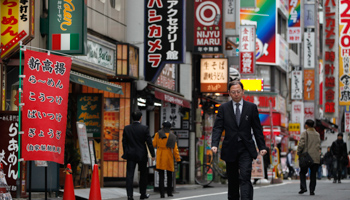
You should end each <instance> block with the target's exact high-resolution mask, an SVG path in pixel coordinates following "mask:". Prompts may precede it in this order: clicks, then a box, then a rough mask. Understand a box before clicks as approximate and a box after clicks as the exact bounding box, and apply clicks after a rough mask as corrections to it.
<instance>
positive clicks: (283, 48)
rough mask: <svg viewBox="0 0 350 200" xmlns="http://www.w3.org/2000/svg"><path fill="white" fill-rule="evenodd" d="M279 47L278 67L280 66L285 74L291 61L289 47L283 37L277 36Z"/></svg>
mask: <svg viewBox="0 0 350 200" xmlns="http://www.w3.org/2000/svg"><path fill="white" fill-rule="evenodd" d="M277 41H278V45H277V47H276V49H277V55H278V57H277V58H278V59H277V65H279V66H280V67H281V68H282V69H283V70H284V71H285V72H286V71H287V70H288V62H289V61H288V60H289V45H288V43H287V42H286V41H285V40H284V39H283V37H282V36H280V35H278V34H277Z"/></svg>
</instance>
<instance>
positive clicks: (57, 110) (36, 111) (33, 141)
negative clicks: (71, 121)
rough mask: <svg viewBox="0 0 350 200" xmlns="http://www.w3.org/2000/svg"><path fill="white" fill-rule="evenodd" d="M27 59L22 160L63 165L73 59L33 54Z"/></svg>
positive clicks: (28, 52) (25, 64)
mask: <svg viewBox="0 0 350 200" xmlns="http://www.w3.org/2000/svg"><path fill="white" fill-rule="evenodd" d="M24 57H25V61H24V62H25V63H24V73H23V74H24V75H25V78H24V79H23V103H24V106H23V110H22V114H23V118H22V122H23V129H22V130H23V132H24V134H23V135H22V138H23V143H22V156H23V159H24V160H43V161H53V162H57V163H60V164H63V163H64V144H65V136H66V123H67V107H68V92H69V74H70V69H71V64H72V59H71V58H69V57H63V56H56V55H52V54H51V55H48V54H47V53H41V52H35V51H30V50H26V51H25V52H24Z"/></svg>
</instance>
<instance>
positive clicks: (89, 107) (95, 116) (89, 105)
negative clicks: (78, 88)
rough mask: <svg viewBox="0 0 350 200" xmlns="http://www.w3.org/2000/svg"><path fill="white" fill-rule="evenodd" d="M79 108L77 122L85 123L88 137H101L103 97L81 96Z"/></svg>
mask: <svg viewBox="0 0 350 200" xmlns="http://www.w3.org/2000/svg"><path fill="white" fill-rule="evenodd" d="M77 106H78V108H77V121H78V122H84V123H85V125H86V132H87V135H88V137H101V119H102V117H101V116H102V114H101V112H102V108H101V107H102V95H101V94H80V95H78V103H77Z"/></svg>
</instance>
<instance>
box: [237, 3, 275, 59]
mask: <svg viewBox="0 0 350 200" xmlns="http://www.w3.org/2000/svg"><path fill="white" fill-rule="evenodd" d="M276 6H277V5H276V0H257V1H256V7H257V8H255V9H254V10H244V9H240V23H241V25H256V36H257V38H256V55H255V56H256V64H272V65H275V64H276V63H277V59H276V44H277V42H276V38H277V37H276V35H277V26H276V24H277V17H276V13H277V8H276ZM240 42H241V41H240Z"/></svg>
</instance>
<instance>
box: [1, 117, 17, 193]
mask: <svg viewBox="0 0 350 200" xmlns="http://www.w3.org/2000/svg"><path fill="white" fill-rule="evenodd" d="M0 133H1V140H0V152H1V153H0V159H1V160H0V162H1V163H2V167H3V172H4V174H5V177H4V178H5V179H6V182H7V185H8V191H10V192H11V195H12V196H15V195H16V191H17V186H16V180H17V177H19V176H20V174H19V173H18V165H17V164H18V112H10V111H7V112H0ZM18 189H20V188H18Z"/></svg>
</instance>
